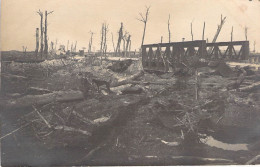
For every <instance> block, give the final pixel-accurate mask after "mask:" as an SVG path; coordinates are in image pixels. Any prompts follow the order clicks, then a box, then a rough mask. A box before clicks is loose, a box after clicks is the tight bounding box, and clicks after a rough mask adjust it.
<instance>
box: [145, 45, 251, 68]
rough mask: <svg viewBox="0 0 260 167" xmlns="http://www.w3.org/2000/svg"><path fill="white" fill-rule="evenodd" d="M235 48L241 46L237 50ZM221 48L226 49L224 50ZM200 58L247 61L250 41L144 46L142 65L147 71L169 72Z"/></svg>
mask: <svg viewBox="0 0 260 167" xmlns="http://www.w3.org/2000/svg"><path fill="white" fill-rule="evenodd" d="M235 46H240V47H241V48H240V49H239V50H235ZM220 47H224V48H223V49H222V50H221V49H220ZM192 56H198V57H199V58H204V59H207V60H218V59H223V60H232V61H239V60H246V59H248V57H249V41H233V42H217V43H206V40H198V41H187V42H172V43H158V44H148V45H142V64H143V67H144V69H145V70H156V71H164V72H167V71H169V66H174V65H175V64H176V63H180V62H182V61H183V60H184V59H186V58H189V57H192Z"/></svg>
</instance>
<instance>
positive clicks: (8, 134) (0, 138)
mask: <svg viewBox="0 0 260 167" xmlns="http://www.w3.org/2000/svg"><path fill="white" fill-rule="evenodd" d="M29 124H31V122H29V123H27V124H25V125H23V126H21V127H19V128H17V129H15V130H13V131H12V132H10V133H7V134H6V135H4V136H2V137H0V141H1V140H2V139H4V138H6V137H7V136H10V135H12V134H14V133H15V132H17V131H19V130H21V129H22V128H24V127H26V126H28V125H29Z"/></svg>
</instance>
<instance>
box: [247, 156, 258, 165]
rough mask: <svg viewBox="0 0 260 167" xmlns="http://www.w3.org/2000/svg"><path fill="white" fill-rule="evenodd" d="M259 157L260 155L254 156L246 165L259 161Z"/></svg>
mask: <svg viewBox="0 0 260 167" xmlns="http://www.w3.org/2000/svg"><path fill="white" fill-rule="evenodd" d="M258 159H260V155H257V156H255V157H254V158H252V159H251V160H249V161H247V162H246V164H245V165H251V164H253V163H254V162H255V161H257V160H258Z"/></svg>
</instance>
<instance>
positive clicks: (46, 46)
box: [44, 11, 48, 55]
mask: <svg viewBox="0 0 260 167" xmlns="http://www.w3.org/2000/svg"><path fill="white" fill-rule="evenodd" d="M47 17H48V13H47V11H45V31H44V54H46V55H47V54H48V40H47V33H48V32H47V30H48V29H47V27H48V25H47Z"/></svg>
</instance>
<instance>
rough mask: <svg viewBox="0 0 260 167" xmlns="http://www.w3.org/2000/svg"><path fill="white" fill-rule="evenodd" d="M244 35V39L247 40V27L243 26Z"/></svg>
mask: <svg viewBox="0 0 260 167" xmlns="http://www.w3.org/2000/svg"><path fill="white" fill-rule="evenodd" d="M245 37H246V41H247V27H245Z"/></svg>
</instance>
